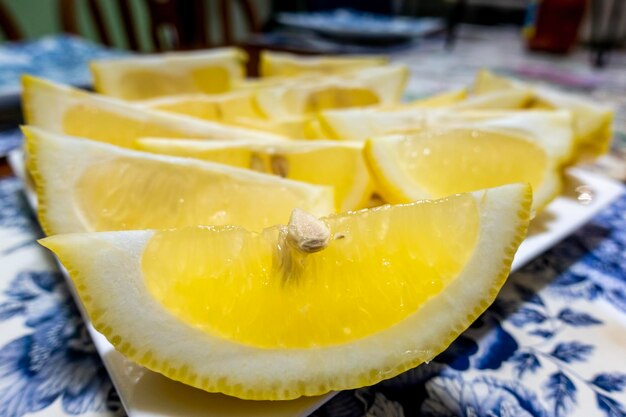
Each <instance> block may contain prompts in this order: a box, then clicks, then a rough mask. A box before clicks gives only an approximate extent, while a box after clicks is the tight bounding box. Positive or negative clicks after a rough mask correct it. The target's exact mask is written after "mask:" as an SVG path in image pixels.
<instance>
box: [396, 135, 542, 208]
mask: <svg viewBox="0 0 626 417" xmlns="http://www.w3.org/2000/svg"><path fill="white" fill-rule="evenodd" d="M388 151H389V152H391V153H392V158H393V160H394V161H397V164H398V165H399V167H400V170H401V171H402V172H403V179H404V181H411V182H413V183H414V184H415V185H416V186H418V187H419V189H421V190H423V191H425V192H427V193H428V195H429V196H431V197H434V198H438V197H443V196H446V195H450V194H453V193H462V192H468V191H473V190H478V189H481V188H487V187H495V186H498V185H503V184H509V183H515V182H528V183H530V184H531V185H532V186H533V189H538V188H539V187H540V186H541V185H542V183H543V180H544V176H545V173H546V172H547V167H548V164H549V160H548V156H547V155H546V152H545V151H544V150H543V149H542V148H541V147H539V146H538V145H537V144H535V143H533V142H530V141H528V140H525V139H524V138H522V137H517V136H513V135H503V134H501V133H496V132H491V131H473V130H471V129H458V130H449V131H444V132H440V133H435V134H425V135H417V136H408V137H406V138H405V139H404V140H401V141H399V142H398V143H396V144H395V146H393V147H390V148H389V149H388Z"/></svg>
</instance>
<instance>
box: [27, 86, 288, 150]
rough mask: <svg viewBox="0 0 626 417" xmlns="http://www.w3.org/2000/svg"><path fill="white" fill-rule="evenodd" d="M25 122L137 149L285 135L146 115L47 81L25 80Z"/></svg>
mask: <svg viewBox="0 0 626 417" xmlns="http://www.w3.org/2000/svg"><path fill="white" fill-rule="evenodd" d="M22 84H23V93H22V100H23V106H24V117H25V119H26V122H27V123H28V124H30V125H33V126H36V127H40V128H43V129H46V130H49V131H52V132H57V133H65V134H68V135H72V136H80V137H84V138H87V139H92V140H96V141H100V142H108V143H112V144H114V145H118V146H123V147H132V146H133V143H134V141H135V139H137V138H139V137H143V136H167V137H195V138H212V139H244V138H245V139H259V140H263V139H281V138H282V137H281V136H280V135H276V134H271V133H267V132H259V131H256V130H252V129H244V128H241V127H235V126H226V125H223V124H221V123H215V122H210V121H205V120H199V119H197V118H193V117H187V116H182V115H177V114H172V113H168V112H163V111H157V110H152V109H145V108H141V107H139V106H135V105H132V104H130V103H128V102H126V101H123V100H118V99H115V98H111V97H106V96H102V95H99V94H92V93H88V92H86V91H82V90H79V89H76V88H72V87H69V86H65V85H61V84H56V83H52V82H50V81H46V80H43V79H39V78H35V77H31V76H25V77H23V79H22Z"/></svg>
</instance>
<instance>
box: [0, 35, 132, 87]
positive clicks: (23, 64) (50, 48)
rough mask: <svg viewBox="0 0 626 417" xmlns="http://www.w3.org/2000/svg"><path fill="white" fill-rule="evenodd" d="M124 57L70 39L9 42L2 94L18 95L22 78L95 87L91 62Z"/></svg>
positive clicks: (1, 52)
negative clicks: (23, 75)
mask: <svg viewBox="0 0 626 417" xmlns="http://www.w3.org/2000/svg"><path fill="white" fill-rule="evenodd" d="M121 53H122V52H121V51H118V50H114V49H109V48H106V47H104V46H102V45H98V44H95V43H92V42H89V41H86V40H84V39H82V38H79V37H75V36H68V35H54V36H47V37H44V38H41V39H38V40H36V41H25V42H8V43H6V44H4V45H2V46H0V94H3V93H6V92H11V93H13V92H17V91H18V86H19V85H20V77H21V76H22V74H31V75H36V76H38V77H44V78H48V79H50V80H53V81H58V82H62V83H66V84H72V85H85V86H88V85H90V84H91V74H90V73H89V68H88V66H87V62H89V61H90V60H92V59H95V58H104V57H110V56H115V55H120V54H121Z"/></svg>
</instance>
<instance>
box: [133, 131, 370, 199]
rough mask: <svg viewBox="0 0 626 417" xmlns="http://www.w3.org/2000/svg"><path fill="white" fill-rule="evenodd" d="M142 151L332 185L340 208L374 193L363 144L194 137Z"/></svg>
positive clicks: (157, 142)
mask: <svg viewBox="0 0 626 417" xmlns="http://www.w3.org/2000/svg"><path fill="white" fill-rule="evenodd" d="M137 145H138V147H139V148H140V149H143V150H146V151H149V152H154V153H160V154H166V155H173V156H185V157H191V158H197V159H201V160H204V161H212V162H219V163H222V164H228V165H232V166H236V167H240V168H251V169H254V170H256V171H259V172H264V173H267V174H274V175H279V176H281V177H283V178H289V179H292V180H297V181H304V182H308V183H311V184H319V185H328V186H332V187H333V189H334V191H335V205H336V208H337V211H346V210H354V209H358V208H363V206H364V204H365V203H366V202H367V201H368V199H369V196H370V194H371V191H372V190H371V187H370V177H369V172H368V169H367V166H366V165H365V161H364V159H363V155H362V151H363V143H348V142H336V141H275V142H268V143H263V144H257V143H255V142H253V141H198V140H195V141H192V140H180V139H174V140H170V139H150V138H146V139H140V140H139V141H138V142H137Z"/></svg>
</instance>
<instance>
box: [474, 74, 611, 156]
mask: <svg viewBox="0 0 626 417" xmlns="http://www.w3.org/2000/svg"><path fill="white" fill-rule="evenodd" d="M523 88H526V89H527V88H530V89H531V90H532V92H533V101H532V102H531V107H533V108H538V109H564V110H568V111H570V112H571V113H572V116H573V122H574V133H575V137H576V149H575V156H576V158H578V159H585V158H588V157H595V156H598V155H602V154H604V153H606V152H607V151H608V149H609V146H610V143H611V138H612V127H611V126H612V124H613V111H612V110H611V108H610V107H608V106H606V105H601V104H598V103H596V102H595V101H593V100H590V99H586V98H584V97H581V96H577V95H574V94H570V93H567V92H563V91H558V90H555V89H552V88H549V87H545V86H541V85H533V84H529V83H524V82H522V81H517V80H513V79H509V78H506V77H503V76H499V75H496V74H493V73H492V72H490V71H487V70H482V71H480V72H479V73H478V74H477V75H476V80H475V82H474V92H475V93H476V94H490V93H497V92H503V93H508V92H511V91H513V90H515V89H523Z"/></svg>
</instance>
